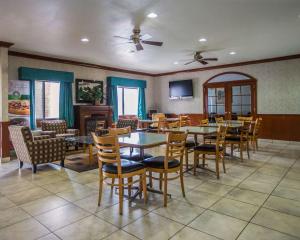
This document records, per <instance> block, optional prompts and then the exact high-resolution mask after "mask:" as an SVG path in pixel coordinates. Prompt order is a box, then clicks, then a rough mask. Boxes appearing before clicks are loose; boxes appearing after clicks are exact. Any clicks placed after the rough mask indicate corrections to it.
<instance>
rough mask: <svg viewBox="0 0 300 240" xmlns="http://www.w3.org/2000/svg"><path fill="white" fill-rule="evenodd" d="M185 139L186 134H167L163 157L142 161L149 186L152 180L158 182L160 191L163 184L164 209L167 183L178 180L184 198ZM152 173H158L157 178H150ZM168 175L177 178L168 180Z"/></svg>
mask: <svg viewBox="0 0 300 240" xmlns="http://www.w3.org/2000/svg"><path fill="white" fill-rule="evenodd" d="M186 137H187V134H186V133H181V132H176V133H175V132H170V133H168V134H167V146H166V154H165V156H157V157H152V158H148V159H145V160H144V161H143V163H144V165H145V166H146V167H147V171H149V180H150V186H151V185H152V179H156V180H159V183H160V184H159V186H160V190H161V189H162V183H164V188H163V194H164V206H165V207H166V206H167V193H168V181H170V180H175V179H177V178H180V183H181V190H182V195H183V197H185V192H184V183H183V155H184V149H185V142H186ZM178 159H179V160H178ZM152 172H156V173H159V178H156V177H152ZM178 172H179V174H178ZM170 173H177V176H175V177H172V178H171V177H169V178H168V174H170Z"/></svg>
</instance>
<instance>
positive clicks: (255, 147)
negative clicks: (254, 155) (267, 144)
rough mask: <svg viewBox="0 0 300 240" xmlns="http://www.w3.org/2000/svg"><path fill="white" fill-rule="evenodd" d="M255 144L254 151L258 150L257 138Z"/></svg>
mask: <svg viewBox="0 0 300 240" xmlns="http://www.w3.org/2000/svg"><path fill="white" fill-rule="evenodd" d="M255 146H256V147H255V149H256V151H258V139H255Z"/></svg>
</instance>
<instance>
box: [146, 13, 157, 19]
mask: <svg viewBox="0 0 300 240" xmlns="http://www.w3.org/2000/svg"><path fill="white" fill-rule="evenodd" d="M147 17H148V18H157V14H156V13H154V12H152V13H149V14H148V15H147Z"/></svg>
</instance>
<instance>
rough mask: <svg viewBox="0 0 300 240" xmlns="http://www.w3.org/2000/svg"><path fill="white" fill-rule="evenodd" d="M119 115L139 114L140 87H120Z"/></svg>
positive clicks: (118, 90)
mask: <svg viewBox="0 0 300 240" xmlns="http://www.w3.org/2000/svg"><path fill="white" fill-rule="evenodd" d="M117 93H118V115H119V116H120V115H137V114H138V95H139V89H138V88H126V87H118V88H117Z"/></svg>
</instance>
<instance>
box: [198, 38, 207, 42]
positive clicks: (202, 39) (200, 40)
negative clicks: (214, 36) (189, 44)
mask: <svg viewBox="0 0 300 240" xmlns="http://www.w3.org/2000/svg"><path fill="white" fill-rule="evenodd" d="M206 41H207V39H206V38H200V39H199V42H206Z"/></svg>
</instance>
